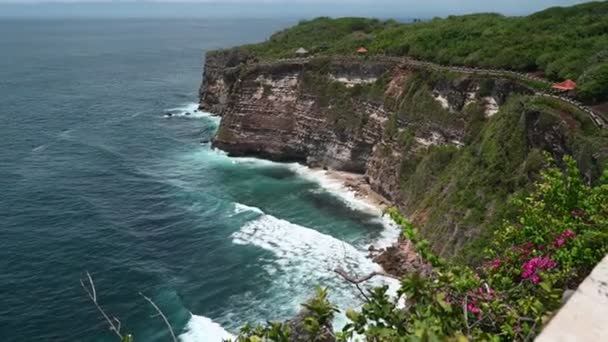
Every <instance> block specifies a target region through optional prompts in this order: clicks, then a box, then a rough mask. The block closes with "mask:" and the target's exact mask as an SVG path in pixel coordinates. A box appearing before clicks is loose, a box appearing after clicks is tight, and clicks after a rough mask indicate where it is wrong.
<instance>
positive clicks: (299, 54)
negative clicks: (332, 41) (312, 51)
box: [296, 47, 308, 57]
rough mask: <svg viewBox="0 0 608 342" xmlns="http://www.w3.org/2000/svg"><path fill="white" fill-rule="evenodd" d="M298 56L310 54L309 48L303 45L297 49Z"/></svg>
mask: <svg viewBox="0 0 608 342" xmlns="http://www.w3.org/2000/svg"><path fill="white" fill-rule="evenodd" d="M296 56H298V57H306V56H308V50H306V49H305V48H303V47H301V48H299V49H297V50H296Z"/></svg>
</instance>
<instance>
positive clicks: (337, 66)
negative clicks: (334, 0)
mask: <svg viewBox="0 0 608 342" xmlns="http://www.w3.org/2000/svg"><path fill="white" fill-rule="evenodd" d="M532 94H533V93H532V92H531V91H530V90H528V89H527V88H526V87H525V86H522V85H519V84H518V83H515V82H514V81H511V80H508V79H501V78H493V79H483V78H478V77H474V76H471V75H438V74H437V73H429V72H427V71H424V70H418V69H415V68H414V67H412V66H407V65H400V64H399V63H397V62H394V61H386V60H384V61H382V60H363V59H309V60H297V59H294V60H284V61H279V62H274V63H263V62H259V61H256V60H255V59H254V58H252V57H251V56H248V55H245V54H243V53H240V52H238V50H237V51H233V50H229V51H223V52H213V53H210V54H208V55H207V59H206V65H205V73H204V79H203V84H202V86H201V103H200V106H201V108H202V109H204V110H208V111H210V112H213V113H215V114H218V115H221V116H222V121H221V124H220V127H219V130H218V133H217V136H216V138H215V140H214V141H213V145H214V146H215V147H218V148H220V149H222V150H225V151H227V152H228V153H229V154H230V155H234V156H244V155H254V156H259V157H263V158H268V159H271V160H275V161H298V162H302V163H305V164H307V165H309V166H312V167H323V168H329V169H336V170H342V171H351V172H357V173H361V174H365V176H366V180H367V181H368V182H369V184H370V185H371V187H372V189H373V190H375V191H377V192H378V193H380V194H382V195H384V196H385V197H386V198H388V199H389V200H390V201H392V202H393V203H394V204H396V205H397V206H399V207H400V209H401V210H402V211H403V212H404V213H405V214H407V215H409V216H410V218H411V219H412V220H413V221H414V223H415V224H416V225H418V226H419V227H421V233H422V234H423V235H424V236H425V237H427V238H429V239H430V240H431V243H432V245H433V247H434V249H435V250H436V251H437V252H438V253H440V254H442V255H446V256H449V255H453V254H455V253H458V252H459V251H460V250H462V248H463V246H465V245H466V244H467V243H469V242H470V241H471V240H472V239H474V238H475V237H476V236H478V235H480V234H481V231H480V229H481V228H480V227H481V223H483V222H485V221H487V219H488V218H489V217H492V215H493V214H494V212H495V211H496V210H497V208H499V207H500V206H501V205H502V204H503V203H504V202H506V201H507V199H508V196H509V195H510V194H512V193H514V192H516V191H517V190H519V189H521V188H523V187H525V185H526V184H528V183H526V182H528V181H526V180H522V179H519V178H517V179H515V178H516V177H514V176H513V179H510V178H509V177H511V176H510V174H511V173H513V174H517V175H518V177H519V176H521V177H524V178H525V177H526V175H527V174H528V173H531V172H533V171H534V170H536V169H537V168H538V165H536V164H538V163H536V162H535V159H538V158H537V157H536V156H533V154H534V153H532V152H534V151H540V150H545V151H549V152H550V153H552V154H553V155H554V156H556V157H560V156H561V155H563V154H565V153H568V154H574V155H575V156H576V154H577V152H576V148H575V147H573V146H579V145H580V144H583V145H584V144H586V143H584V142H581V141H577V142H576V143H575V142H574V140H573V139H574V138H573V137H574V136H575V135H576V134H578V133H576V132H578V131H580V130H581V127H582V126H583V124H582V123H581V122H578V121H576V120H575V119H573V118H572V114H571V113H570V114H568V113H565V112H564V110H561V109H560V110H561V112H560V113H561V114H556V115H553V114H551V115H547V114H546V113H544V114H543V113H541V111H539V110H536V109H535V108H536V107H535V106H536V104H530V103H529V102H530V101H532V102H533V100H530V99H533V97H527V99H526V95H532ZM520 98H521V99H520ZM518 106H520V107H521V108H520V107H518ZM503 107H506V108H507V109H506V110H502V108H503ZM559 115H562V117H561V118H560V117H559ZM577 144H579V145H577ZM580 146H582V145H580ZM585 148H587V147H585ZM589 148H591V147H589ZM582 149H584V148H582ZM602 153H603V154H602V155H606V154H607V152H606V151H604V152H602ZM537 154H538V153H537ZM533 157H534V158H533ZM581 158H583V157H581ZM590 158H591V157H590ZM600 159H601V158H600ZM589 160H590V163H591V164H593V163H595V164H598V165H599V164H601V163H599V162H597V160H598V155H597V154H596V155H595V156H594V157H592V158H591V159H589ZM535 163H536V164H535ZM596 166H597V165H596ZM593 167H595V166H591V167H590V168H589V169H592V168H593ZM501 168H504V170H503V169H501ZM535 168H536V169H535ZM596 169H597V167H596ZM590 172H594V171H590ZM478 173H479V175H478ZM504 178H509V179H507V180H505V179H504ZM497 189H500V192H496V190H497ZM504 189H506V190H504ZM503 190H504V192H503Z"/></svg>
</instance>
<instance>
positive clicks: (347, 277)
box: [334, 268, 399, 285]
mask: <svg viewBox="0 0 608 342" xmlns="http://www.w3.org/2000/svg"><path fill="white" fill-rule="evenodd" d="M334 272H336V273H337V274H339V275H340V276H341V277H342V278H344V280H346V281H348V282H349V283H352V284H355V285H358V284H361V283H363V282H365V281H368V280H370V279H372V278H373V277H376V276H380V277H386V278H392V279H397V280H399V278H398V277H395V276H394V275H392V274H388V273H386V272H372V273H370V274H368V275H365V276H362V277H361V278H355V277H353V276H351V275H349V274H348V273H346V271H345V270H343V269H341V268H336V269H335V270H334Z"/></svg>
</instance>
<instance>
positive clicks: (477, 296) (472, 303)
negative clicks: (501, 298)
mask: <svg viewBox="0 0 608 342" xmlns="http://www.w3.org/2000/svg"><path fill="white" fill-rule="evenodd" d="M467 297H468V298H469V299H468V303H467V310H468V311H470V312H472V313H474V314H475V315H477V317H479V316H481V309H480V308H479V307H478V306H477V304H478V303H479V302H480V301H489V300H492V299H494V290H493V289H492V288H491V287H489V286H488V285H487V284H485V286H482V287H480V288H478V289H477V290H475V291H467Z"/></svg>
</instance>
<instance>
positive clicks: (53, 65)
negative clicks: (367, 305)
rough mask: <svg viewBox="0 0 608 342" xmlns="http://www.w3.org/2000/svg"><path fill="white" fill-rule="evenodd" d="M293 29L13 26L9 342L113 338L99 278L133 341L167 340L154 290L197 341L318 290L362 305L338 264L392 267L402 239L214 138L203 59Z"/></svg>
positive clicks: (361, 207)
mask: <svg viewBox="0 0 608 342" xmlns="http://www.w3.org/2000/svg"><path fill="white" fill-rule="evenodd" d="M291 24H293V22H291V21H288V20H278V19H277V20H268V19H265V20H261V19H260V20H253V19H251V20H225V19H213V20H212V19H106V20H102V19H90V20H77V19H70V20H62V19H53V20H44V19H37V20H24V19H21V20H17V19H15V20H3V21H0V51H2V53H1V54H0V94H1V96H0V119H1V120H2V124H0V137H1V139H2V147H1V148H0V190H1V196H0V225H1V227H0V341H4V342H11V341H20V342H23V341H116V340H117V338H116V336H115V335H113V334H112V332H110V331H109V330H108V327H107V324H106V323H105V322H104V321H103V318H102V317H101V315H100V314H99V313H98V312H97V310H96V308H95V307H94V305H93V304H92V303H91V301H90V300H89V299H88V298H87V296H86V293H85V292H84V291H83V289H82V288H81V285H80V279H82V278H83V277H85V274H86V272H87V271H88V272H90V274H91V276H92V277H93V279H94V282H95V286H96V290H97V297H98V301H99V304H100V305H101V307H103V308H104V310H105V311H106V312H107V313H108V314H110V315H112V316H116V317H117V318H119V319H120V321H121V326H122V331H123V332H125V333H132V334H134V335H135V340H136V341H168V340H169V334H168V332H167V330H166V328H165V326H164V324H163V322H162V320H161V318H160V317H157V316H156V317H155V316H154V313H155V312H154V310H153V309H152V307H151V306H150V305H149V304H148V303H147V302H146V301H145V300H144V299H143V297H142V296H141V295H140V294H139V293H140V292H141V293H142V294H144V295H146V296H148V297H150V298H152V300H153V301H154V302H155V303H156V304H157V305H158V306H159V307H160V308H161V309H162V311H163V312H164V314H165V315H166V316H167V318H168V320H169V321H170V323H171V325H172V328H173V330H174V331H175V332H176V334H177V335H179V339H180V340H181V341H185V342H190V341H205V342H207V341H209V342H215V341H221V340H222V338H225V337H229V336H231V334H235V333H237V332H238V329H239V327H240V326H242V325H243V324H245V323H246V322H251V323H260V322H265V321H266V320H283V319H287V318H290V317H292V316H293V315H294V314H296V313H297V312H298V310H299V308H300V303H302V302H304V301H305V300H306V299H307V298H309V297H310V296H311V295H312V294H313V293H314V287H315V286H317V285H321V286H326V287H328V288H329V290H330V294H331V300H332V301H333V302H335V303H336V304H338V305H339V306H340V308H342V309H345V308H356V307H358V306H359V305H360V299H359V298H358V297H357V291H356V289H354V288H353V287H352V286H351V285H349V284H347V283H345V282H344V281H342V280H340V279H339V277H338V276H337V275H335V274H334V273H333V272H332V269H333V268H335V267H337V266H341V267H344V268H346V269H347V270H349V272H351V273H353V274H363V273H367V272H370V271H373V270H378V269H379V266H378V265H376V264H374V263H373V262H372V261H371V260H370V259H368V258H367V254H368V252H367V248H368V246H369V245H370V244H375V245H381V244H388V243H389V242H391V241H394V239H395V238H396V236H397V234H398V232H397V229H396V228H395V227H394V226H392V225H391V224H390V222H388V221H387V220H386V219H385V218H382V217H381V213H380V212H379V211H378V210H377V209H375V208H374V207H372V206H370V205H368V204H366V203H365V202H363V201H361V200H359V199H357V198H356V197H355V196H354V195H353V194H352V193H351V192H350V191H348V189H346V188H345V187H344V186H343V185H342V184H340V183H339V182H337V181H335V180H332V179H331V178H329V177H327V175H326V174H325V173H324V172H323V171H316V170H310V169H308V168H306V167H304V166H302V165H298V164H279V163H273V162H269V161H264V160H260V159H255V158H231V157H228V156H227V155H226V154H225V153H223V152H222V151H218V150H214V149H212V148H211V147H210V146H209V144H208V143H202V142H201V141H207V140H209V139H211V138H212V136H213V134H214V133H215V130H216V129H217V126H218V124H219V120H220V119H219V118H218V117H215V116H213V115H212V113H203V112H194V109H196V106H197V105H196V102H197V100H198V88H199V86H200V82H201V75H202V71H203V70H202V66H203V61H204V52H205V51H207V50H210V49H216V48H223V47H230V46H234V45H239V44H243V43H248V42H256V41H262V40H264V39H266V38H267V37H268V36H269V35H270V34H271V33H272V32H274V31H276V30H279V29H281V28H284V27H287V26H289V25H291ZM166 112H171V113H173V114H175V115H174V116H173V117H172V118H166V117H165V116H164V114H165V113H166ZM376 284H377V283H376ZM393 285H394V284H393ZM343 321H344V318H343V315H339V317H338V318H337V319H336V326H338V327H339V326H340V324H342V323H343Z"/></svg>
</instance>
